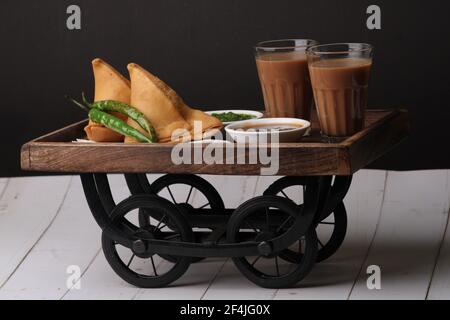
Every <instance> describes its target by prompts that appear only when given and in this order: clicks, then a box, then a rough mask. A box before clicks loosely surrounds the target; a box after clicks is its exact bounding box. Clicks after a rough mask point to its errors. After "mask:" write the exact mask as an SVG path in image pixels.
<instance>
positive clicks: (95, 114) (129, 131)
mask: <svg viewBox="0 0 450 320" xmlns="http://www.w3.org/2000/svg"><path fill="white" fill-rule="evenodd" d="M89 119H91V120H92V121H93V122H96V123H100V124H102V125H104V126H105V127H107V128H109V129H111V130H114V131H116V132H118V133H120V134H123V135H125V136H128V137H132V138H135V139H136V140H138V141H139V142H148V143H152V142H153V139H151V138H150V137H147V136H146V135H145V134H143V133H142V132H140V131H139V130H136V129H135V128H133V127H132V126H130V125H128V124H127V123H126V122H125V121H123V120H121V119H119V118H117V117H114V116H112V115H110V114H109V113H106V112H103V111H101V110H99V109H96V108H92V109H91V110H90V111H89Z"/></svg>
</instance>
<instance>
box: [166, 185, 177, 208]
mask: <svg viewBox="0 0 450 320" xmlns="http://www.w3.org/2000/svg"><path fill="white" fill-rule="evenodd" d="M166 188H167V190H168V191H169V194H170V197H171V198H172V201H173V203H174V204H177V201H176V200H175V197H174V196H173V194H172V190H170V188H169V186H167V187H166Z"/></svg>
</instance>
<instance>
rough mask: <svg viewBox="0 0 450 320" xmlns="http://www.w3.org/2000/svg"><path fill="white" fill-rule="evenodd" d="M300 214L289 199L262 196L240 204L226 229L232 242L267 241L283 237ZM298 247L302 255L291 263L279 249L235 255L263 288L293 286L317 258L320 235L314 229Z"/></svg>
mask: <svg viewBox="0 0 450 320" xmlns="http://www.w3.org/2000/svg"><path fill="white" fill-rule="evenodd" d="M298 215H299V210H298V207H297V206H296V205H295V204H294V203H293V202H292V201H290V200H288V199H284V198H281V197H276V196H260V197H256V198H253V199H251V200H248V201H246V202H245V203H243V204H242V205H241V206H239V207H238V208H237V209H236V210H235V212H234V213H233V215H232V216H231V218H230V221H229V223H228V228H227V240H228V242H229V243H241V242H247V241H256V242H261V241H268V240H270V239H273V238H275V237H278V236H282V235H283V234H284V233H285V232H286V230H287V228H285V226H287V225H292V223H293V222H294V221H295V218H297V217H298ZM296 247H297V248H298V250H299V252H298V253H297V255H298V256H300V257H301V258H300V259H298V260H296V261H294V262H292V261H286V260H284V259H281V256H280V252H277V253H273V254H270V255H268V256H262V255H261V256H254V257H233V261H234V263H235V265H236V267H237V268H238V269H239V270H240V271H241V273H242V274H243V275H244V276H245V277H247V278H248V279H249V280H250V281H252V282H253V283H255V284H257V285H259V286H261V287H264V288H284V287H290V286H292V285H294V284H296V283H297V282H299V281H300V280H302V279H303V278H304V277H305V276H306V275H307V274H308V273H309V271H310V270H311V268H312V266H313V265H314V263H315V261H316V258H317V236H316V232H315V230H314V228H310V229H309V231H308V232H307V233H306V234H305V235H304V236H302V237H301V238H300V239H299V240H298V241H297V242H296Z"/></svg>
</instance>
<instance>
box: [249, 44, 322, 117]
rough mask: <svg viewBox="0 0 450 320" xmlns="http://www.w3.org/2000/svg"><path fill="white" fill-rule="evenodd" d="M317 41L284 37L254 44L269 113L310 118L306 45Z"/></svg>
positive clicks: (310, 92)
mask: <svg viewBox="0 0 450 320" xmlns="http://www.w3.org/2000/svg"><path fill="white" fill-rule="evenodd" d="M317 44H318V42H316V41H314V40H309V39H284V40H271V41H264V42H260V43H258V44H257V45H256V47H255V58H256V66H257V69H258V75H259V80H260V83H261V89H262V93H263V97H264V105H265V109H266V113H267V115H268V116H269V117H281V118H301V119H305V120H310V118H311V108H312V103H313V95H312V89H311V81H310V79H309V72H308V61H307V58H306V49H307V48H308V47H310V46H312V45H317Z"/></svg>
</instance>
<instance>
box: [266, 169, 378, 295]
mask: <svg viewBox="0 0 450 320" xmlns="http://www.w3.org/2000/svg"><path fill="white" fill-rule="evenodd" d="M385 179H386V172H385V171H381V170H361V171H359V172H357V173H356V174H355V176H354V177H353V182H352V185H351V187H350V190H349V192H348V194H347V196H346V197H345V199H344V203H345V206H346V209H347V216H348V226H347V234H346V236H345V240H344V242H343V244H342V246H341V247H340V248H339V250H338V251H337V252H336V253H335V254H334V255H333V256H331V257H330V258H329V259H327V260H325V261H322V262H321V263H318V264H316V265H315V266H314V268H313V269H312V270H311V273H310V274H309V275H308V276H307V277H306V278H305V279H304V280H303V281H302V282H300V283H299V284H298V286H297V287H296V288H289V289H280V290H278V291H277V293H276V295H275V297H274V298H275V299H277V300H278V299H287V300H315V299H320V300H323V299H326V300H345V299H347V298H348V296H349V295H350V293H351V291H352V287H353V283H354V282H355V281H356V280H357V278H358V274H359V271H360V269H361V267H362V265H363V264H364V260H365V257H366V254H367V252H368V250H369V247H370V243H371V241H372V239H373V236H374V234H375V231H376V228H377V223H378V220H379V216H380V212H381V205H382V203H383V194H384V186H385ZM321 231H322V230H321V229H320V227H319V228H318V229H317V232H318V235H319V237H320V233H321ZM324 231H325V230H324Z"/></svg>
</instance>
